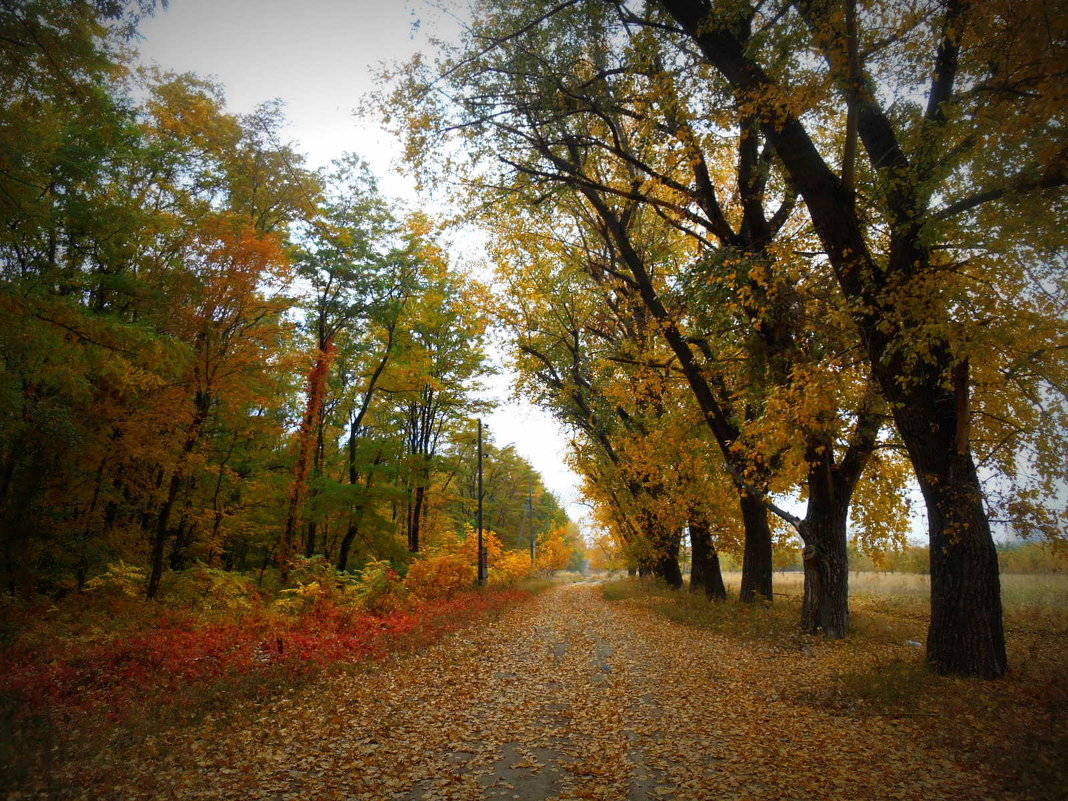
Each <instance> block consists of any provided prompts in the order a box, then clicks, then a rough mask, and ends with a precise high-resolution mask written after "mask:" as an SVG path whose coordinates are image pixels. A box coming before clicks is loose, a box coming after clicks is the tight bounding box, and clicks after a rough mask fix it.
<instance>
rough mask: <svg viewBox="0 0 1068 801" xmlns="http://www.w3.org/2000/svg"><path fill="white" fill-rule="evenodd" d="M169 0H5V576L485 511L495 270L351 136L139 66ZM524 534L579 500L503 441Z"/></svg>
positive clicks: (418, 530) (505, 521)
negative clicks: (445, 241) (362, 154)
mask: <svg viewBox="0 0 1068 801" xmlns="http://www.w3.org/2000/svg"><path fill="white" fill-rule="evenodd" d="M151 5H152V4H151V3H142V4H140V5H136V6H130V7H126V6H124V5H123V4H116V3H103V4H98V3H90V2H66V1H65V0H40V2H36V1H34V2H18V3H8V4H4V5H3V7H2V9H0V220H2V223H3V224H2V226H0V319H2V320H3V323H2V326H0V359H2V362H0V399H2V400H0V548H2V553H0V575H2V577H3V583H4V587H5V590H7V591H10V592H11V593H19V594H24V595H32V594H34V593H36V592H41V591H44V592H62V591H69V590H72V589H76V588H81V587H82V586H83V585H84V584H85V583H86V581H87V579H90V578H92V576H93V575H94V574H97V573H99V572H101V571H102V570H104V569H105V567H106V565H107V564H108V563H110V562H115V561H118V560H120V559H121V560H124V561H126V562H128V563H131V564H135V565H143V566H145V567H146V569H147V571H148V583H147V595H148V596H149V597H153V596H155V595H156V594H157V593H158V592H159V588H160V582H161V578H162V577H163V574H164V572H165V571H166V570H168V569H174V570H177V569H181V568H182V567H184V566H186V565H188V564H190V563H191V562H192V561H193V560H200V561H203V562H205V563H207V564H209V565H212V566H223V567H226V568H231V569H242V570H258V571H259V572H260V575H261V577H262V576H263V574H264V571H265V570H267V568H271V573H272V574H273V572H274V566H275V565H277V566H279V567H280V572H281V576H282V580H283V582H284V581H285V578H286V575H287V572H288V569H289V565H290V563H291V562H292V561H293V558H294V557H295V556H296V555H298V554H299V555H307V556H312V555H315V554H321V555H324V556H325V557H326V558H328V559H329V560H330V561H332V562H333V563H334V564H335V565H336V566H337V567H338V568H339V569H342V570H344V569H347V568H348V569H352V568H354V567H359V566H360V565H361V564H363V563H364V562H365V561H367V560H368V559H382V558H389V559H392V560H394V562H395V563H396V564H397V566H398V567H402V566H403V564H404V563H405V562H406V561H407V560H408V558H409V556H408V555H409V554H411V553H415V552H418V551H420V549H422V548H423V547H424V546H425V545H427V544H433V543H434V542H435V541H438V540H441V539H443V538H446V537H448V536H453V535H456V534H461V535H462V533H463V532H464V530H465V526H466V525H467V524H469V523H474V520H475V505H476V486H477V484H476V481H475V453H474V426H475V418H476V417H477V416H478V415H479V414H480V413H482V412H484V411H485V410H486V404H485V402H484V401H482V400H480V394H479V392H480V378H481V377H482V376H484V375H485V374H486V373H487V372H488V371H489V370H490V366H489V363H488V360H487V357H486V354H485V348H484V340H485V333H486V327H487V325H488V322H489V320H488V316H487V311H486V308H487V305H486V302H485V301H486V292H485V290H484V288H482V287H481V286H480V285H479V284H478V283H477V282H475V281H473V280H471V279H470V278H468V277H467V276H465V275H462V274H460V273H458V272H457V271H455V270H454V269H452V268H450V266H449V264H448V260H447V258H446V255H445V253H444V252H443V251H442V250H441V248H440V247H438V246H437V245H436V244H435V241H434V232H433V230H432V226H430V225H429V224H428V223H427V221H426V220H425V219H424V218H422V217H420V216H419V215H417V214H402V213H398V212H396V211H395V210H394V208H393V207H391V205H390V203H389V202H387V201H386V200H385V199H384V198H383V197H382V196H380V195H379V194H378V192H377V191H376V189H375V186H374V182H373V180H372V178H371V177H370V175H369V174H368V172H367V170H366V168H365V167H364V166H362V164H361V163H360V162H359V161H358V160H357V159H355V158H353V157H347V158H344V159H342V160H340V161H339V162H337V163H335V164H334V165H332V166H331V167H330V168H329V169H325V170H320V171H313V170H311V169H309V168H308V167H307V166H306V165H305V164H304V161H303V159H302V157H301V156H300V154H299V153H297V152H295V151H294V149H293V148H292V147H291V146H290V145H288V144H286V143H284V142H283V141H282V139H281V137H280V131H281V129H282V125H283V118H282V115H281V112H280V109H279V107H278V105H277V104H267V105H264V106H262V107H260V108H259V109H257V110H256V111H255V112H254V113H252V114H249V115H245V116H235V115H233V114H230V113H228V112H227V111H226V109H225V106H224V101H223V94H222V90H221V88H220V87H218V86H216V85H214V84H212V83H210V82H208V81H204V80H201V79H198V78H196V77H193V76H188V75H172V74H164V73H160V72H154V71H150V70H149V71H145V70H140V71H138V70H134V69H132V68H131V67H130V62H129V60H128V59H129V56H128V55H124V52H125V48H126V47H127V45H128V43H129V36H130V34H131V32H132V31H133V29H134V26H135V24H136V21H137V16H138V14H143V13H145V12H147V11H150V10H151ZM486 450H487V458H486V462H487V466H486V474H487V475H486V498H485V501H486V505H487V510H488V518H487V523H488V525H490V526H492V527H493V528H495V529H496V530H497V532H498V533H499V535H500V536H501V538H502V540H504V542H505V545H507V546H509V547H512V548H516V547H523V548H525V547H526V543H527V541H528V539H530V538H531V537H533V536H535V535H537V534H539V533H542V532H547V531H549V530H550V529H556V528H559V527H560V526H561V525H562V524H564V523H566V516H565V514H564V513H563V511H562V510H561V508H560V506H559V504H558V503H557V502H556V499H555V498H554V497H553V496H552V494H551V493H549V492H547V491H546V490H545V488H544V486H543V485H542V482H541V480H540V477H539V476H538V475H537V474H536V473H535V472H534V471H533V469H532V468H531V466H530V465H529V464H528V463H527V462H526V461H524V460H523V459H522V458H520V457H519V456H518V455H517V454H516V453H515V452H514V451H513V450H511V449H510V448H503V449H502V448H497V447H495V446H493V444H492V443H489V444H488V445H487V448H486Z"/></svg>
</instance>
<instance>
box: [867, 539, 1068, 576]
mask: <svg viewBox="0 0 1068 801" xmlns="http://www.w3.org/2000/svg"><path fill="white" fill-rule="evenodd" d="M997 548H998V566H999V568H1000V569H1001V572H1002V573H1059V572H1061V571H1068V550H1066V549H1064V548H1056V547H1054V546H1053V545H1052V544H1051V543H1049V542H1027V543H1008V544H1001V543H999V544H998V546H997ZM930 564H931V560H930V554H929V552H928V548H927V546H926V545H906V546H905V547H904V548H902V549H901V550H899V551H887V552H884V553H876V554H866V553H861V552H859V551H858V550H856V549H855V548H851V549H850V553H849V567H850V569H851V570H854V571H878V572H887V573H929V572H930Z"/></svg>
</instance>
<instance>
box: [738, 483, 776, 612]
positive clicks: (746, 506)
mask: <svg viewBox="0 0 1068 801" xmlns="http://www.w3.org/2000/svg"><path fill="white" fill-rule="evenodd" d="M738 505H739V506H740V507H741V510H742V522H743V524H744V525H745V550H744V552H743V554H742V587H741V591H740V592H739V594H738V597H739V598H740V600H741V601H742V602H744V603H753V602H755V601H764V602H766V603H770V602H771V597H772V596H771V573H772V559H771V526H770V525H768V508H767V507H766V506H765V505H764V501H763V500H762V499H761V498H760V497H758V496H756V495H751V494H749V493H747V492H743V493H742V494H741V495H740V496H739V498H738Z"/></svg>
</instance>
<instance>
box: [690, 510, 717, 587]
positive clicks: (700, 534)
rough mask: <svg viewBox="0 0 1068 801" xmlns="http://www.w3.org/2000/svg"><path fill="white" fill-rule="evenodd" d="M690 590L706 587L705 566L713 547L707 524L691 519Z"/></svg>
mask: <svg viewBox="0 0 1068 801" xmlns="http://www.w3.org/2000/svg"><path fill="white" fill-rule="evenodd" d="M687 528H688V529H689V530H690V592H698V591H701V592H703V591H704V589H705V566H706V564H707V563H708V552H709V550H711V548H712V536H711V534H710V533H709V531H708V528H707V526H703V525H701V524H698V523H694V522H693V521H690V523H689V525H688V526H687Z"/></svg>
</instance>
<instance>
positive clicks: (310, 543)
mask: <svg viewBox="0 0 1068 801" xmlns="http://www.w3.org/2000/svg"><path fill="white" fill-rule="evenodd" d="M315 533H316V524H315V521H314V520H309V521H308V533H307V535H306V537H307V539H306V540H305V543H304V556H305V557H307V558H308V559H311V558H312V557H313V556H315Z"/></svg>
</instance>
